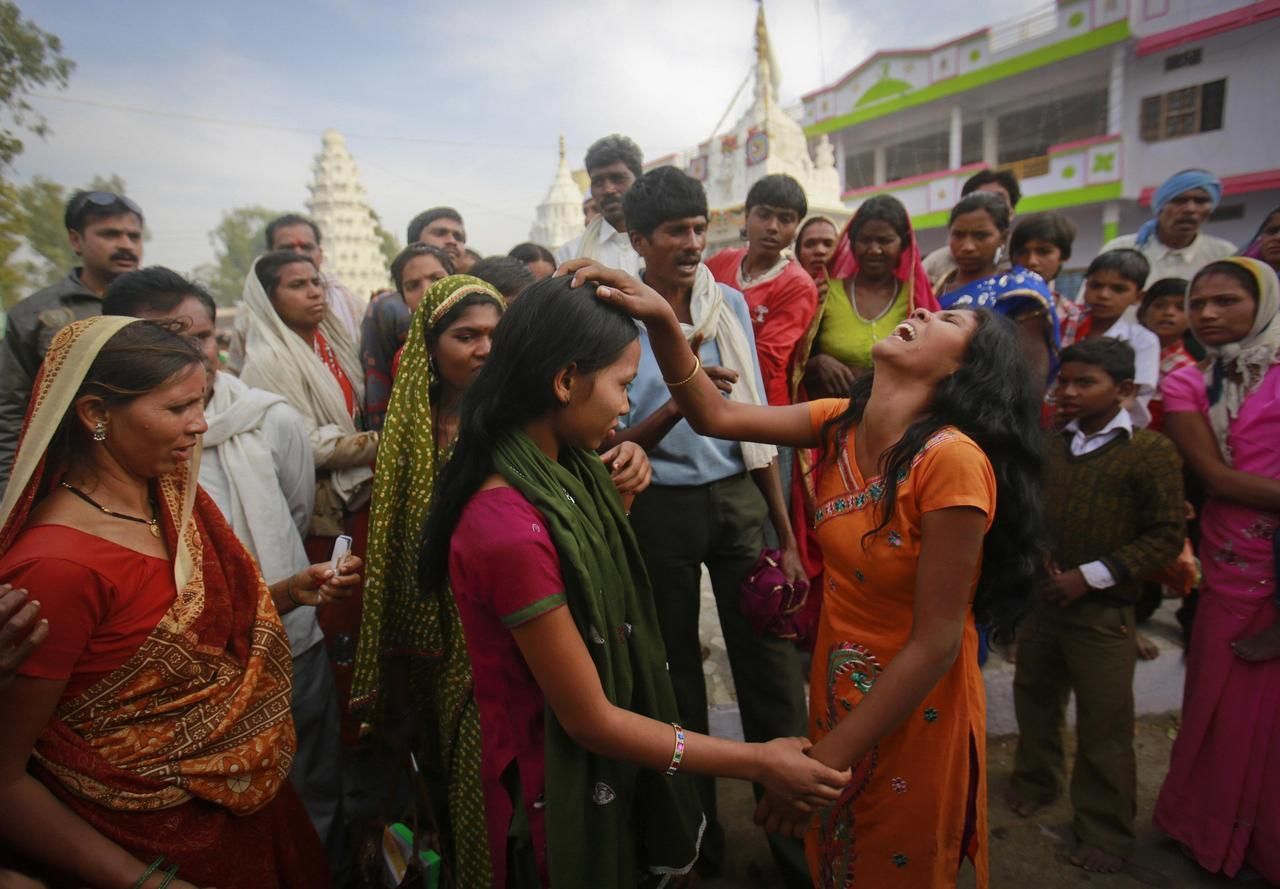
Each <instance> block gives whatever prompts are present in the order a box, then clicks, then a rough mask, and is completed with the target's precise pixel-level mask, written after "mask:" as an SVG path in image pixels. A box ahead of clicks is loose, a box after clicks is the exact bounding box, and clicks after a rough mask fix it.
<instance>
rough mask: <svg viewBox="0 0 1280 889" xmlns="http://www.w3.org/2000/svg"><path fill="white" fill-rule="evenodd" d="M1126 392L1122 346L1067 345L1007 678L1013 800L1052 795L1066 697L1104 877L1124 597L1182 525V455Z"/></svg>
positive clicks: (1129, 375) (1125, 791) (1118, 860)
mask: <svg viewBox="0 0 1280 889" xmlns="http://www.w3.org/2000/svg"><path fill="white" fill-rule="evenodd" d="M1104 255H1107V254H1104ZM1091 271H1092V270H1091ZM1135 389H1136V384H1135V382H1134V351H1133V349H1132V348H1131V347H1130V346H1129V344H1128V343H1124V342H1120V341H1117V340H1115V339H1112V338H1109V337H1107V338H1097V339H1090V340H1087V341H1085V342H1083V343H1079V344H1077V345H1074V346H1071V347H1069V348H1067V349H1066V350H1064V351H1063V353H1062V367H1061V370H1060V371H1059V374H1058V382H1057V395H1058V404H1059V405H1060V406H1061V407H1062V408H1063V409H1064V410H1065V411H1066V412H1067V413H1069V414H1070V415H1072V416H1073V419H1072V420H1071V422H1069V423H1068V424H1067V426H1066V427H1065V428H1064V429H1063V430H1062V431H1061V432H1056V433H1055V432H1049V433H1046V440H1045V450H1044V453H1045V462H1044V510H1045V523H1046V532H1047V535H1048V544H1049V553H1048V556H1049V563H1048V568H1049V577H1048V578H1047V579H1045V580H1044V581H1042V583H1041V584H1040V588H1039V591H1038V592H1039V598H1040V602H1039V604H1038V605H1037V607H1036V609H1035V610H1034V611H1033V612H1032V614H1031V616H1029V617H1028V619H1027V622H1026V624H1025V625H1024V628H1023V631H1022V632H1021V633H1020V634H1019V642H1018V661H1017V672H1016V673H1015V676H1014V686H1013V689H1014V704H1015V707H1016V711H1017V717H1018V730H1019V733H1020V734H1019V737H1018V748H1017V755H1016V759H1015V762H1014V772H1013V779H1012V784H1011V787H1010V790H1009V795H1008V801H1009V804H1010V806H1011V807H1012V808H1013V809H1014V811H1015V812H1017V813H1018V814H1019V815H1022V816H1024V817H1026V816H1028V815H1030V814H1031V813H1032V812H1034V811H1036V810H1037V809H1038V808H1040V807H1041V806H1043V805H1045V804H1046V803H1048V802H1050V801H1052V800H1053V799H1054V798H1055V797H1056V796H1058V794H1060V793H1061V792H1062V784H1063V766H1064V754H1063V740H1062V730H1063V721H1064V715H1065V711H1066V706H1067V698H1068V696H1069V695H1070V694H1071V693H1072V692H1074V693H1075V696H1076V713H1077V717H1078V718H1077V738H1078V744H1079V746H1078V749H1077V752H1076V761H1075V768H1074V770H1073V772H1072V776H1071V804H1072V809H1073V810H1074V815H1073V823H1072V827H1073V829H1074V832H1075V836H1076V839H1077V841H1078V846H1077V848H1076V850H1075V852H1074V853H1073V854H1072V857H1071V860H1072V862H1073V863H1074V864H1076V865H1078V866H1080V867H1083V868H1085V869H1086V870H1090V871H1096V872H1102V873H1114V872H1116V871H1118V870H1119V869H1120V868H1121V867H1123V865H1124V862H1125V859H1127V858H1128V856H1129V854H1130V852H1131V851H1132V848H1133V841H1134V830H1133V822H1134V816H1135V814H1136V809H1137V771H1136V765H1135V759H1134V752H1133V672H1134V664H1135V662H1136V649H1135V646H1134V602H1135V601H1136V600H1137V598H1138V596H1139V593H1140V590H1141V578H1143V577H1145V576H1147V575H1149V574H1151V573H1152V572H1154V571H1156V570H1157V569H1159V568H1161V567H1163V566H1164V565H1166V564H1168V563H1169V562H1170V561H1172V560H1173V558H1174V557H1175V556H1176V555H1177V554H1178V551H1179V550H1180V549H1181V547H1182V540H1183V536H1184V533H1185V528H1184V524H1183V505H1182V463H1181V460H1180V459H1179V457H1178V453H1177V451H1176V450H1175V449H1174V447H1173V444H1172V443H1171V442H1170V441H1169V440H1168V439H1166V438H1165V437H1164V436H1162V435H1159V434H1158V433H1154V432H1150V431H1148V430H1145V429H1135V428H1134V425H1135V424H1134V423H1133V421H1132V419H1131V418H1130V416H1129V411H1128V410H1126V409H1125V407H1124V405H1125V402H1126V401H1128V400H1129V399H1131V398H1132V397H1133V394H1134V391H1135Z"/></svg>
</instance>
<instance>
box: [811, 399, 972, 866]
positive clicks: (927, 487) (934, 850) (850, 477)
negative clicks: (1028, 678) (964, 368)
mask: <svg viewBox="0 0 1280 889" xmlns="http://www.w3.org/2000/svg"><path fill="white" fill-rule="evenodd" d="M848 404H849V402H848V401H847V400H844V399H827V400H823V401H815V402H812V403H811V404H810V419H811V421H812V423H813V427H814V432H815V436H816V435H818V434H819V431H820V429H821V426H822V424H823V423H825V422H826V421H827V420H830V419H832V418H834V417H836V416H838V415H839V414H841V413H843V412H844V410H845V409H846V408H847V407H848ZM853 443H854V431H853V430H852V429H851V430H849V431H848V432H847V433H846V434H845V435H844V436H843V438H842V440H840V441H837V442H835V446H834V447H833V448H832V449H831V451H830V452H831V453H832V454H833V459H831V460H828V461H826V462H824V463H823V465H822V468H821V474H820V477H819V479H818V489H817V491H818V498H817V503H818V508H817V514H816V516H815V523H814V524H815V525H816V527H817V534H818V541H819V542H820V544H821V546H822V553H823V562H824V568H825V584H826V589H825V590H824V593H825V598H824V600H823V607H822V616H821V619H820V623H819V628H818V639H817V644H816V646H815V648H814V651H813V673H812V677H811V685H810V689H811V691H810V694H811V698H810V703H809V736H810V737H811V738H812V739H813V740H814V741H817V740H819V739H821V738H822V737H824V736H825V735H826V734H827V733H828V732H829V731H831V730H832V729H833V728H834V727H835V726H836V725H837V724H839V722H840V720H841V719H842V718H844V717H845V716H846V715H847V714H848V713H850V712H852V711H853V710H855V709H856V708H857V707H858V705H859V704H860V703H861V701H862V700H863V698H864V697H866V696H867V695H868V694H870V693H872V691H873V689H874V687H875V684H876V680H877V678H878V677H879V675H880V674H881V673H882V672H883V671H884V670H885V669H887V668H888V667H889V665H890V664H891V663H892V662H893V659H894V657H895V656H896V655H897V654H898V652H900V651H901V650H902V648H903V647H904V646H905V645H906V643H907V640H908V638H909V637H910V635H911V624H912V607H913V603H914V599H915V585H916V566H917V562H918V560H919V557H920V526H921V518H922V516H923V515H924V513H926V512H930V511H933V510H938V509H946V508H948V507H954V506H969V507H974V508H977V509H980V510H982V511H983V512H985V513H986V515H987V527H988V528H990V524H991V517H992V516H993V515H994V514H995V506H996V502H995V501H996V483H995V476H994V474H993V472H992V469H991V464H990V462H989V461H988V460H987V457H986V455H985V454H984V453H983V452H982V450H981V449H980V448H979V447H978V446H977V444H975V443H974V442H973V440H972V439H970V438H969V437H968V436H966V435H964V434H963V433H961V432H960V431H958V430H956V429H954V428H945V429H943V430H941V431H939V432H938V433H937V434H936V435H934V436H933V437H932V438H931V439H929V441H927V442H926V443H925V445H924V447H923V448H922V449H921V450H920V452H919V453H918V454H917V455H916V457H915V460H914V462H913V463H912V465H911V468H910V470H909V471H907V472H906V473H904V474H900V475H899V482H898V491H897V500H896V503H895V505H894V509H893V514H892V517H891V519H890V521H889V524H888V525H887V526H885V528H883V529H882V530H881V531H879V532H878V533H876V535H875V536H874V537H870V538H867V540H866V541H865V544H864V542H863V535H864V534H866V533H867V532H869V531H871V530H872V529H873V528H875V526H876V525H877V524H879V518H878V515H879V508H880V502H881V500H882V498H883V495H884V483H883V480H882V479H869V480H866V479H863V478H862V475H861V473H859V471H858V466H857V461H856V460H855V459H854V450H853ZM977 581H978V575H977V574H976V573H975V574H974V576H973V577H968V578H959V577H958V578H956V582H957V583H963V584H964V585H965V586H966V588H967V589H968V591H969V600H970V602H971V603H972V601H973V592H974V590H975V588H976V586H977ZM986 798H987V784H986V696H985V694H984V691H983V684H982V673H981V671H980V670H979V668H978V636H977V630H976V628H975V626H974V619H973V612H972V610H970V612H969V616H968V617H967V618H966V620H965V627H964V638H963V644H962V646H961V651H960V655H959V656H958V657H957V658H956V661H955V663H954V664H952V666H951V668H950V669H949V670H948V671H947V673H946V675H944V676H943V677H942V679H940V680H939V681H938V684H937V685H935V686H934V687H933V689H932V690H931V691H930V692H929V694H928V695H927V696H926V697H925V699H924V701H923V702H921V704H920V705H919V706H918V707H917V708H916V709H915V710H914V711H912V713H911V715H910V716H908V717H907V719H906V721H905V722H904V723H903V724H902V725H900V726H898V728H896V729H895V730H894V731H893V732H891V733H890V734H888V735H886V736H885V737H884V738H883V739H881V741H880V743H878V744H877V745H876V746H875V747H874V748H872V750H871V751H870V752H868V753H867V754H866V755H865V756H864V757H863V758H862V761H861V762H859V763H858V764H857V766H856V767H855V768H854V778H853V781H852V782H851V783H850V785H849V786H848V787H847V788H846V789H845V791H844V794H843V795H842V796H841V798H840V800H839V801H838V802H837V803H836V804H835V805H834V806H832V807H831V808H829V809H828V810H826V812H824V813H823V814H822V815H821V816H820V817H818V818H815V819H814V823H813V825H812V826H811V828H810V831H809V835H808V837H807V838H806V845H807V850H808V855H809V866H810V869H811V870H812V873H813V875H814V880H815V885H817V886H819V887H822V889H845V887H870V889H880V887H887V886H893V887H898V889H908V887H920V889H924V887H930V889H932V887H938V886H951V885H954V884H955V881H956V876H957V873H958V871H959V868H960V863H961V860H962V858H963V857H969V858H971V859H972V860H973V863H974V867H975V868H976V870H977V875H978V882H977V885H978V887H980V889H981V887H985V886H986V885H987V808H986Z"/></svg>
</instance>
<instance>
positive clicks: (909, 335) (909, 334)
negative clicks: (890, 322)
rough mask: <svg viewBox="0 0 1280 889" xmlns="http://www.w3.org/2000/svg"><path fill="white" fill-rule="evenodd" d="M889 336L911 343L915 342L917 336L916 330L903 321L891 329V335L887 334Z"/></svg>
mask: <svg viewBox="0 0 1280 889" xmlns="http://www.w3.org/2000/svg"><path fill="white" fill-rule="evenodd" d="M889 336H896V337H897V338H898V339H900V340H904V341H906V342H908V343H912V342H915V339H916V336H917V334H916V329H915V328H914V327H912V326H911V324H910V323H909V322H907V321H903V322H902V323H901V324H899V325H898V326H897V327H895V328H894V329H893V333H891V334H889Z"/></svg>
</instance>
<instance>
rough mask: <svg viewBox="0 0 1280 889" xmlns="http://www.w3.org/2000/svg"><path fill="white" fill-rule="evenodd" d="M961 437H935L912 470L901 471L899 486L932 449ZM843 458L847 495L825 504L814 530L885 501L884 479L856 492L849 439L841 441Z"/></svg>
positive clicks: (949, 432) (947, 433)
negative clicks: (838, 518) (846, 441)
mask: <svg viewBox="0 0 1280 889" xmlns="http://www.w3.org/2000/svg"><path fill="white" fill-rule="evenodd" d="M957 434H958V433H956V431H955V430H954V429H941V430H939V431H938V432H936V433H934V434H933V435H932V436H931V437H930V438H929V440H928V441H926V442H925V443H924V446H923V447H921V448H920V450H919V451H917V452H916V455H915V456H914V457H913V458H912V459H911V466H910V467H903V468H902V469H900V470H898V475H897V479H898V484H899V485H901V484H902V483H903V482H905V481H906V480H907V475H908V474H909V469H910V468H914V467H915V465H916V464H917V463H919V462H920V461H921V460H923V459H924V455H925V454H926V453H928V451H929V450H930V448H933V447H934V446H936V445H938V444H941V443H942V442H944V441H948V440H950V439H953V438H955V437H956V436H957ZM838 444H839V451H840V456H839V458H838V459H837V460H836V465H837V467H838V468H839V470H840V477H841V478H842V479H843V481H844V486H845V489H846V490H845V492H844V493H843V494H839V495H837V496H835V497H832V498H831V499H830V500H828V501H827V502H825V503H823V504H821V505H820V506H819V507H818V508H817V509H815V510H814V513H813V526H814V527H815V528H816V527H818V526H819V525H821V524H822V523H823V522H825V521H827V520H828V519H833V518H835V517H836V516H840V515H844V514H845V513H848V512H854V511H856V510H860V509H865V508H866V507H867V506H868V505H872V504H875V503H879V502H880V501H881V500H883V499H884V494H885V482H884V479H883V478H874V479H872V480H871V481H869V482H867V484H866V486H865V487H864V488H862V489H861V490H855V488H856V487H857V485H856V483H855V482H854V478H855V476H854V473H853V467H852V465H851V464H850V463H849V449H848V447H846V444H845V439H844V437H843V436H842V437H841V440H840V441H839V443H838Z"/></svg>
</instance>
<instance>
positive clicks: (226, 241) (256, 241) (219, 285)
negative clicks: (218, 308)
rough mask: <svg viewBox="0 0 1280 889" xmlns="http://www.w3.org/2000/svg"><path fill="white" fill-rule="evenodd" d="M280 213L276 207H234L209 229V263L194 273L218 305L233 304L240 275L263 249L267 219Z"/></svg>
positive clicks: (242, 276) (241, 280)
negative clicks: (213, 227)
mask: <svg viewBox="0 0 1280 889" xmlns="http://www.w3.org/2000/svg"><path fill="white" fill-rule="evenodd" d="M283 215H284V213H282V212H281V211H279V210H268V209H267V208H266V207H257V206H254V207H236V208H234V209H232V210H228V211H227V212H226V213H223V214H222V221H221V222H219V223H218V227H217V228H215V229H214V230H213V231H211V232H210V233H209V241H210V243H212V244H213V251H214V253H213V257H214V259H213V265H211V266H209V265H206V266H202V267H201V268H199V269H197V270H196V271H195V273H194V274H195V277H197V278H199V279H200V280H201V281H202V282H203V283H204V285H205V286H206V287H207V288H209V292H210V293H212V294H213V298H214V300H216V301H217V303H218V304H219V305H223V306H231V305H235V303H236V302H237V301H238V300H239V299H240V295H241V294H242V293H243V292H244V279H245V278H246V277H247V276H248V274H249V271H250V270H251V269H252V268H253V261H254V260H255V259H256V258H257V257H258V254H260V253H262V252H263V246H262V245H263V243H264V239H265V238H266V233H267V223H268V222H270V221H271V220H273V219H275V218H276V217H277V216H283Z"/></svg>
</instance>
